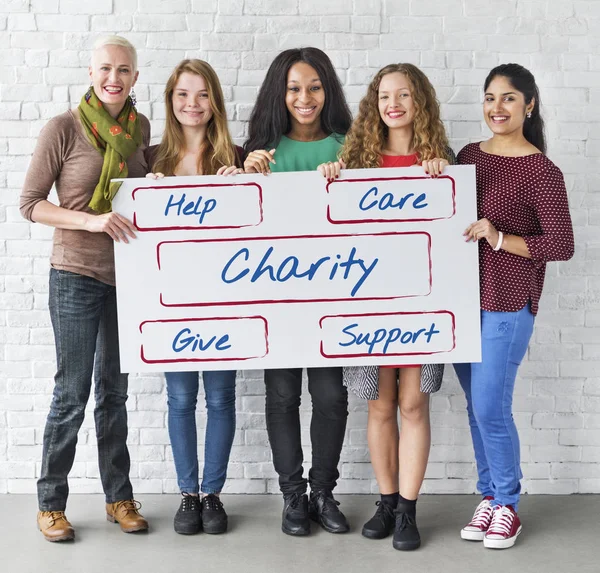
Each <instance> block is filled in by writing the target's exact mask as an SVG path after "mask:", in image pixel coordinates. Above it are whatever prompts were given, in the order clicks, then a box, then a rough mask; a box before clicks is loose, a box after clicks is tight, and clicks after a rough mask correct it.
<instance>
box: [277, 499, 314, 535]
mask: <svg viewBox="0 0 600 573" xmlns="http://www.w3.org/2000/svg"><path fill="white" fill-rule="evenodd" d="M281 531H283V532H284V533H287V534H288V535H308V534H309V533H310V520H309V518H308V496H307V495H306V494H305V493H302V494H300V493H292V494H289V495H284V496H283V513H282V515H281Z"/></svg>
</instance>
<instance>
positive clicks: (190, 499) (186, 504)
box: [181, 495, 200, 511]
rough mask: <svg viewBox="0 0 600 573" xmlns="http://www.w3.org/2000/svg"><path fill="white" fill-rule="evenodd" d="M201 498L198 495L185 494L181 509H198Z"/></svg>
mask: <svg viewBox="0 0 600 573" xmlns="http://www.w3.org/2000/svg"><path fill="white" fill-rule="evenodd" d="M198 509H200V500H199V499H198V496H196V495H184V496H183V499H182V501H181V511H198Z"/></svg>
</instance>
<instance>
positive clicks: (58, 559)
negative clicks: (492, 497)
mask: <svg viewBox="0 0 600 573" xmlns="http://www.w3.org/2000/svg"><path fill="white" fill-rule="evenodd" d="M140 499H141V501H142V503H143V509H142V513H143V514H144V516H145V517H146V518H148V520H149V521H150V527H151V531H150V532H149V533H145V534H144V533H142V534H124V533H121V531H120V529H119V527H118V525H115V524H111V523H108V522H107V521H106V520H105V519H104V511H103V510H104V507H103V498H102V497H101V496H98V495H72V496H71V497H70V500H69V507H68V512H67V516H68V518H69V520H70V521H71V523H72V524H73V525H74V527H75V528H76V537H77V538H76V540H75V541H74V542H72V543H48V542H47V541H45V540H44V539H43V537H42V535H41V534H40V533H39V532H38V531H37V528H36V524H35V514H36V511H37V503H36V499H35V497H34V496H30V495H2V496H0V516H2V519H1V520H0V571H1V572H2V573H38V572H41V571H47V572H59V573H96V572H102V573H106V571H115V572H120V571H136V572H140V573H154V572H156V573H171V572H178V573H187V572H188V571H189V572H202V573H209V572H213V571H214V572H226V573H228V572H236V573H237V572H238V571H239V572H240V573H242V572H243V573H255V572H256V573H257V572H261V573H264V572H269V573H271V572H273V573H279V572H281V573H297V572H298V573H299V572H303V573H309V572H317V571H318V572H320V571H326V572H327V573H338V572H340V573H341V572H343V573H349V572H357V573H384V572H387V571H396V570H400V569H401V570H403V571H405V572H407V573H429V572H435V573H455V572H456V573H470V572H473V573H480V572H481V573H495V572H503V573H504V572H506V573H508V572H511V571H512V572H515V573H516V572H518V573H571V572H573V573H599V572H600V553H599V551H598V548H599V547H600V517H599V516H600V496H599V495H597V496H583V495H581V496H541V495H538V496H525V497H524V498H523V500H522V502H521V507H520V510H519V515H520V517H521V520H522V521H523V533H522V534H521V536H520V537H519V540H518V541H517V544H516V545H515V547H513V548H512V549H508V550H504V551H492V550H488V549H484V547H483V545H482V544H481V543H473V542H466V541H462V540H461V539H460V538H459V530H460V527H461V526H462V525H463V524H464V523H465V522H467V521H468V519H469V518H470V517H471V512H472V511H473V509H474V508H475V506H476V505H477V503H478V501H479V498H477V497H475V496H466V495H452V496H450V495H435V496H432V495H430V496H422V497H421V498H420V500H419V513H418V523H419V528H420V531H421V537H422V539H423V545H422V547H421V549H419V550H418V551H414V552H400V551H395V550H394V549H393V548H392V542H391V538H387V539H384V540H380V541H372V540H368V539H365V538H363V537H362V536H361V535H360V529H361V527H362V524H363V522H364V521H365V520H366V519H368V518H369V517H370V516H371V515H372V513H373V510H374V509H375V506H374V503H375V501H376V500H377V497H375V496H365V495H361V496H359V495H352V496H349V495H346V496H344V495H340V496H338V499H339V500H340V501H341V507H342V508H343V510H344V512H345V513H346V515H347V517H348V518H349V520H350V522H351V525H352V531H351V532H350V533H348V534H345V535H331V534H329V533H327V532H325V531H323V530H322V529H320V528H319V527H318V526H316V525H315V524H313V532H312V534H311V535H310V536H308V537H305V538H293V537H288V536H287V535H284V534H283V533H281V530H280V512H281V499H280V498H279V497H278V496H259V495H228V496H223V501H224V503H225V507H226V509H227V511H228V513H229V516H230V531H229V532H228V533H227V534H225V535H218V536H214V535H213V536H210V535H207V534H202V533H200V534H199V535H195V536H189V537H188V536H182V535H177V534H176V533H175V532H174V531H173V527H172V520H173V514H174V513H175V511H176V509H177V507H178V504H179V498H178V497H176V496H172V495H145V496H140Z"/></svg>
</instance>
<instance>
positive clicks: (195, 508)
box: [173, 494, 202, 535]
mask: <svg viewBox="0 0 600 573" xmlns="http://www.w3.org/2000/svg"><path fill="white" fill-rule="evenodd" d="M200 511H201V509H200V499H199V498H198V496H197V495H187V494H183V495H182V496H181V505H180V506H179V509H178V510H177V513H176V514H175V519H174V520H173V527H174V529H175V532H176V533H181V534H182V535H194V533H198V532H199V531H200V530H201V529H202V515H201V513H200Z"/></svg>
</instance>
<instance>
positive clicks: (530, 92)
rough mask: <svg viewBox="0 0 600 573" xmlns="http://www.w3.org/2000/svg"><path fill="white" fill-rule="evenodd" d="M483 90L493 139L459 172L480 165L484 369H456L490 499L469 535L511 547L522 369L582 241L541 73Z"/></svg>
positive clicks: (472, 150) (514, 67) (509, 67)
mask: <svg viewBox="0 0 600 573" xmlns="http://www.w3.org/2000/svg"><path fill="white" fill-rule="evenodd" d="M484 92H485V95H484V103H483V115H484V118H485V122H486V123H487V125H488V127H489V128H490V130H491V131H492V137H491V138H490V139H488V140H487V141H482V142H480V143H471V144H469V145H467V146H466V147H464V148H463V149H462V150H461V152H460V153H459V155H458V162H459V163H460V164H474V165H476V167H477V211H478V217H479V220H478V221H476V222H474V223H473V224H471V225H469V227H467V229H466V230H465V233H464V235H465V237H466V240H467V241H479V273H480V289H481V346H482V360H481V362H480V363H473V364H456V365H455V370H456V373H457V375H458V378H459V380H460V383H461V386H462V388H463V390H464V392H465V395H466V398H467V412H468V416H469V424H470V427H471V436H472V439H473V447H474V450H475V460H476V462H477V473H478V477H479V480H478V483H477V488H478V490H479V491H480V492H481V494H482V496H483V499H482V501H481V502H480V503H479V505H478V506H477V508H476V510H475V513H474V515H473V518H472V519H471V521H470V522H469V523H468V524H467V525H466V526H465V527H464V528H463V529H462V531H461V537H462V538H463V539H468V540H472V541H482V540H483V544H484V546H485V547H488V548H492V549H504V548H507V547H512V546H513V545H514V544H515V541H516V539H517V536H518V535H519V533H520V532H521V522H520V520H519V517H518V516H517V510H518V504H519V497H520V491H521V484H520V479H521V477H522V474H521V467H520V451H519V436H518V433H517V428H516V426H515V423H514V420H513V416H512V396H513V391H514V386H515V379H516V377H517V370H518V367H519V364H520V363H521V361H522V359H523V357H524V356H525V353H526V352H527V346H528V344H529V339H530V338H531V334H532V332H533V324H534V319H535V315H536V314H537V311H538V304H539V300H540V295H541V293H542V287H543V284H544V275H545V271H546V263H547V262H548V261H566V260H568V259H570V258H571V257H572V256H573V251H574V240H573V228H572V225H571V217H570V215H569V204H568V200H567V191H566V188H565V183H564V179H563V175H562V173H561V171H560V170H559V169H558V167H556V165H554V163H552V161H550V160H549V159H548V158H547V157H546V156H545V152H546V144H545V139H544V124H543V121H542V118H541V116H540V96H539V92H538V88H537V85H536V83H535V79H534V77H533V75H532V74H531V73H530V72H529V71H528V70H526V69H525V68H523V67H522V66H520V65H518V64H504V65H501V66H498V67H496V68H494V69H493V70H492V71H491V72H490V73H489V75H488V77H487V78H486V80H485V84H484Z"/></svg>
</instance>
